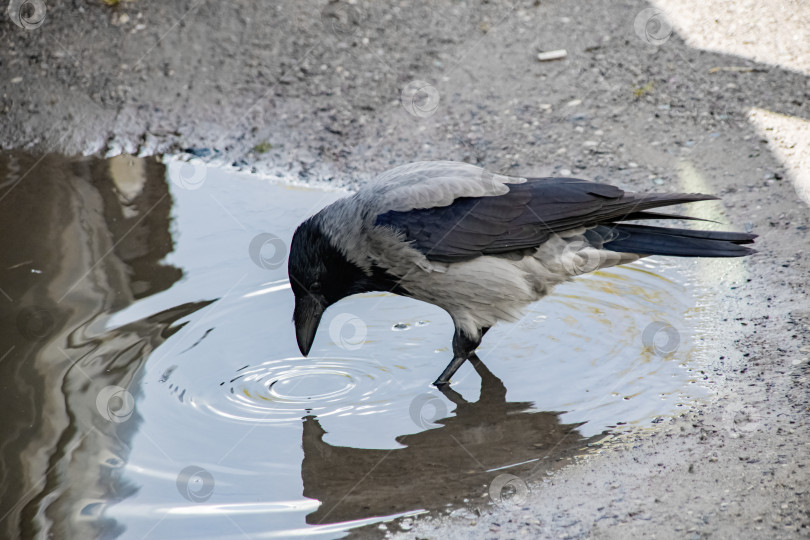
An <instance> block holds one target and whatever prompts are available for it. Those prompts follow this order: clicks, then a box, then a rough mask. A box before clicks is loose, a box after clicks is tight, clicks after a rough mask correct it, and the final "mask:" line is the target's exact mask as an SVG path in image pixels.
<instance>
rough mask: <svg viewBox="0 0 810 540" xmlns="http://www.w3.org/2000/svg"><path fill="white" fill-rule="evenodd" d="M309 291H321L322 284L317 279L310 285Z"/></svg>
mask: <svg viewBox="0 0 810 540" xmlns="http://www.w3.org/2000/svg"><path fill="white" fill-rule="evenodd" d="M309 292H311V293H319V292H321V284H320V283H318V282H317V281H316V282H315V283H313V284H312V285H310V286H309Z"/></svg>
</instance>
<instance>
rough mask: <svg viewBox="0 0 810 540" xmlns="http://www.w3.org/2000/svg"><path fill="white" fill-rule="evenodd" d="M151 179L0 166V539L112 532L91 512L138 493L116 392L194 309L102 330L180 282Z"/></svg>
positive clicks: (27, 159)
mask: <svg viewBox="0 0 810 540" xmlns="http://www.w3.org/2000/svg"><path fill="white" fill-rule="evenodd" d="M163 171H164V166H163V165H162V164H161V163H160V162H159V161H157V160H154V159H150V160H141V159H131V158H127V157H120V158H114V159H111V160H107V161H103V160H98V159H65V158H63V157H60V156H45V157H43V158H41V159H39V158H36V157H34V156H30V155H27V154H25V153H18V152H14V153H6V154H0V181H1V182H2V184H1V185H0V197H2V201H1V202H0V205H2V211H0V229H2V231H3V243H4V244H5V245H4V247H3V249H2V250H0V272H2V280H0V283H2V285H1V287H2V295H3V296H4V298H3V303H4V309H3V311H2V313H3V315H2V316H3V328H4V329H5V330H4V332H3V334H4V335H3V339H2V352H0V354H2V355H3V358H2V361H0V380H2V381H3V391H2V392H0V411H2V412H0V414H2V426H3V427H2V431H3V435H2V445H1V446H0V453H1V456H0V457H1V459H0V478H2V481H0V492H2V496H0V516H2V522H0V527H2V528H1V529H0V530H2V531H4V534H2V535H0V536H4V537H6V538H15V537H20V536H22V537H31V536H34V535H36V534H41V535H43V536H46V535H48V534H50V535H53V536H54V537H61V538H91V537H96V536H110V535H113V534H115V533H118V532H121V531H122V528H121V527H120V526H117V525H116V524H115V522H114V520H111V519H109V518H106V517H105V516H104V515H103V512H102V510H103V508H104V507H106V506H107V505H109V504H110V503H112V502H115V501H118V500H122V499H124V498H126V497H128V496H130V495H132V494H133V493H134V492H135V491H136V490H137V486H135V485H133V484H132V483H130V482H128V481H126V480H125V479H123V478H121V475H120V472H121V470H122V467H123V465H124V463H125V462H126V460H127V453H128V448H127V444H128V441H129V440H130V439H131V438H132V435H133V433H134V432H135V431H136V430H137V429H138V426H139V424H140V423H141V421H142V419H141V418H140V417H139V415H138V414H137V412H136V411H134V409H133V406H132V403H131V401H130V400H129V398H127V397H126V396H127V395H126V394H125V393H122V392H121V390H122V391H123V392H130V393H131V394H132V395H135V396H137V392H138V390H137V389H138V382H139V379H140V376H141V373H140V371H139V370H140V367H141V366H142V364H143V362H144V361H145V360H146V359H147V358H148V355H149V353H150V352H151V351H152V350H154V349H155V348H156V347H158V346H159V345H160V344H161V343H163V342H164V341H165V340H166V339H167V338H168V337H169V336H170V335H171V334H173V333H174V332H176V331H177V330H179V328H180V327H179V326H173V324H174V323H175V321H177V320H178V319H179V318H181V317H185V316H187V315H189V314H190V313H193V312H194V311H196V310H197V309H199V308H201V307H203V306H204V305H206V303H205V302H197V303H189V304H185V305H179V306H176V307H174V308H172V309H169V310H166V311H163V312H161V313H156V314H154V315H152V316H150V317H147V318H145V319H143V320H139V321H135V322H132V323H130V324H127V325H125V326H122V327H120V328H117V329H115V330H114V331H105V329H104V325H105V321H106V319H107V318H108V317H109V314H110V313H112V312H114V311H117V310H121V309H123V308H125V307H126V306H128V305H130V304H132V302H133V301H134V300H135V299H137V298H140V297H144V296H148V295H152V294H155V293H158V292H160V291H164V290H166V289H168V288H169V287H170V286H171V285H172V284H173V283H175V282H176V281H177V280H178V279H179V278H180V276H181V275H182V273H181V271H180V270H179V269H178V268H175V267H173V266H170V265H165V264H162V263H161V262H160V261H161V260H162V259H163V258H164V257H165V256H166V254H167V253H169V252H170V251H171V249H172V239H171V235H170V233H169V212H170V209H171V198H170V197H169V193H168V190H167V185H166V182H165V180H164V172H163ZM147 216H148V219H145V218H146V217H147ZM109 387H115V388H120V389H121V390H114V389H112V388H109ZM105 389H108V390H107V391H106V392H105ZM99 396H101V397H103V396H108V397H109V398H110V399H109V400H107V401H105V402H98V403H97V401H98V399H97V398H98V397H99ZM121 396H125V399H122V397H121ZM102 401H104V400H102ZM104 415H106V418H105V416H104ZM125 417H126V418H125ZM124 419H126V421H123V420H124Z"/></svg>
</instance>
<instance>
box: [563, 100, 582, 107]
mask: <svg viewBox="0 0 810 540" xmlns="http://www.w3.org/2000/svg"><path fill="white" fill-rule="evenodd" d="M581 104H582V100H581V99H572V100H571V101H569V102H568V103H566V104H565V105H566V107H576V106H577V105H581Z"/></svg>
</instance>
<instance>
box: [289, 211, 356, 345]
mask: <svg viewBox="0 0 810 540" xmlns="http://www.w3.org/2000/svg"><path fill="white" fill-rule="evenodd" d="M358 248H359V249H362V246H358ZM287 273H288V274H289V276H290V285H291V287H292V291H293V294H294V295H295V310H294V312H293V322H294V323H295V336H296V339H297V341H298V348H299V349H300V350H301V354H303V355H304V356H306V355H307V354H309V349H310V348H311V347H312V342H313V340H314V339H315V332H316V331H317V330H318V324H319V323H320V321H321V316H322V315H323V312H324V311H325V310H326V308H327V307H329V306H331V305H332V304H334V303H335V302H337V301H338V300H340V299H341V298H345V297H347V296H350V295H352V294H356V293H359V292H365V291H367V290H369V289H368V284H367V276H366V274H365V273H364V272H363V270H362V269H361V268H360V267H359V266H357V265H356V264H354V263H352V262H350V261H349V260H348V259H347V258H346V257H345V256H344V255H343V254H342V253H341V252H340V250H338V249H337V248H336V247H335V246H333V245H332V244H331V243H330V241H329V239H328V238H327V237H326V236H325V235H324V234H323V233H322V232H321V228H320V224H319V223H318V220H317V218H310V219H308V220H307V221H305V222H304V223H302V224H301V225H299V226H298V229H296V231H295V234H293V238H292V243H291V245H290V256H289V259H288V261H287Z"/></svg>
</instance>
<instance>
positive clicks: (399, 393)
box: [0, 153, 701, 538]
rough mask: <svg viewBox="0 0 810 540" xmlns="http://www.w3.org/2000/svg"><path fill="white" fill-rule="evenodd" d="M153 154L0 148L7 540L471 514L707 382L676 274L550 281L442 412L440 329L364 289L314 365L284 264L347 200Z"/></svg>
mask: <svg viewBox="0 0 810 540" xmlns="http://www.w3.org/2000/svg"><path fill="white" fill-rule="evenodd" d="M343 195H344V193H343V192H341V191H339V190H329V189H320V188H314V187H301V186H292V185H287V184H282V183H277V182H273V181H271V180H268V179H265V178H260V177H256V176H250V175H243V174H236V173H233V172H230V171H225V170H220V169H216V168H206V167H204V166H202V165H197V164H186V163H182V162H177V161H173V160H170V159H169V160H167V161H166V162H165V163H164V162H161V161H158V160H156V159H151V158H148V159H139V158H132V157H123V156H122V157H118V158H113V159H110V160H99V159H94V158H83V159H71V160H68V159H65V158H61V157H59V156H45V157H43V158H36V157H32V156H29V155H26V154H22V153H6V154H0V205H2V212H1V213H0V220H2V226H3V231H4V241H5V242H6V246H5V248H4V249H3V250H2V255H0V256H2V258H3V261H2V265H0V269H1V270H2V273H3V280H2V285H1V288H2V296H3V298H2V299H0V301H2V302H4V303H5V306H6V307H5V309H4V319H5V320H4V327H5V328H7V329H11V331H8V330H7V331H6V332H4V337H3V338H2V342H0V346H2V350H0V355H3V356H2V360H0V375H1V376H2V380H3V381H4V392H3V393H2V397H0V399H1V400H2V405H3V407H2V409H0V410H2V411H3V412H2V413H0V414H2V415H3V420H2V425H3V438H2V439H3V443H2V455H0V459H2V463H0V465H1V466H2V471H0V472H2V475H3V476H2V478H3V482H2V484H3V486H4V487H3V488H0V489H3V495H2V499H0V501H1V502H2V507H0V515H2V516H4V517H3V520H2V523H1V525H2V530H3V531H4V532H7V534H4V536H10V537H16V536H20V535H22V536H30V535H32V534H37V533H40V534H43V535H45V534H47V533H50V534H54V535H56V536H62V537H90V536H105V537H115V536H121V537H126V538H142V537H145V536H155V537H166V538H197V537H200V536H205V537H207V538H241V537H243V536H249V537H262V538H263V537H267V538H271V537H289V536H293V535H296V536H313V537H335V536H340V535H341V534H343V531H347V530H349V529H350V528H353V527H357V526H362V525H367V524H373V523H376V522H378V521H382V520H386V519H391V517H392V516H399V515H405V514H408V513H412V512H415V511H419V510H422V509H426V510H431V511H437V510H438V511H444V510H445V508H446V507H447V505H451V506H450V508H459V507H461V506H463V505H464V504H465V503H468V502H470V501H471V500H472V501H474V502H476V504H479V505H480V504H486V501H487V499H486V498H485V497H486V493H487V486H488V485H489V484H490V483H491V482H492V480H493V479H494V478H495V477H496V476H497V475H498V474H501V473H503V472H509V473H512V474H516V475H518V476H521V478H526V479H527V480H529V479H532V478H539V477H540V476H542V475H545V473H546V471H548V470H551V469H553V468H554V467H558V466H560V464H562V463H565V462H566V458H569V457H572V456H575V455H578V454H581V453H582V452H583V451H584V450H585V449H586V448H587V446H588V444H589V443H593V442H594V441H596V440H597V439H598V438H599V435H600V434H602V433H603V432H604V431H605V430H610V429H614V428H617V426H621V425H647V424H649V423H650V422H651V421H652V420H653V419H654V418H655V417H657V416H659V415H667V414H671V413H672V412H674V411H675V410H676V409H677V407H678V405H679V403H680V402H681V401H683V400H685V399H687V398H688V397H690V396H695V395H699V394H700V393H701V390H700V389H699V388H697V385H695V384H690V383H693V382H694V376H693V373H691V372H690V371H689V369H688V368H687V367H686V366H685V364H686V363H687V362H688V361H689V359H690V356H691V355H692V354H693V353H694V346H693V342H694V339H693V335H692V333H693V330H694V328H695V327H697V326H698V325H699V320H698V318H696V317H695V316H694V311H695V308H694V306H695V304H696V302H695V300H694V298H695V294H696V293H695V291H694V287H693V286H692V285H690V283H689V281H688V279H687V278H686V275H685V274H684V273H683V272H684V271H686V270H687V269H688V268H690V267H691V266H690V265H691V263H690V261H683V260H663V259H657V260H645V261H642V262H641V263H636V264H634V265H631V266H628V267H621V268H614V269H610V270H606V271H602V272H598V273H596V274H593V275H590V276H587V277H584V278H581V279H579V280H578V281H577V282H575V283H570V284H566V285H564V286H561V287H559V288H558V289H557V290H556V291H555V294H554V295H553V296H550V297H548V298H546V299H545V300H543V301H541V302H539V303H536V304H535V305H533V306H532V308H531V310H529V312H528V313H527V314H526V316H525V317H524V318H523V319H522V320H521V321H520V322H518V323H515V324H510V325H501V326H498V327H495V328H493V329H492V331H491V332H490V333H489V334H488V335H487V337H486V339H485V340H484V343H483V344H482V346H481V348H480V349H479V357H480V359H481V360H482V363H478V364H476V365H472V364H470V363H468V364H466V365H465V366H463V367H462V369H461V370H459V372H458V374H457V375H456V376H455V377H454V381H456V382H455V384H454V385H453V387H452V391H450V392H448V393H447V394H446V395H443V394H441V393H439V392H438V391H436V390H435V389H433V388H432V387H431V386H430V382H431V381H433V380H434V379H435V378H436V376H437V375H438V373H439V372H440V371H441V370H442V368H443V367H444V366H445V364H446V363H447V362H448V360H449V355H450V352H449V345H450V338H451V336H452V333H453V327H452V324H451V321H450V319H449V316H447V315H446V314H445V313H444V312H442V311H441V310H440V309H438V308H435V307H433V306H430V305H427V304H421V303H419V302H416V301H413V300H409V299H406V298H401V297H397V296H392V295H386V294H365V295H361V296H356V297H352V298H350V299H347V300H344V301H342V302H341V303H339V304H337V305H335V306H333V307H331V308H330V309H329V310H328V311H327V313H326V315H325V316H324V319H323V321H322V323H321V327H320V330H319V332H318V335H317V337H316V339H315V343H314V345H313V348H312V352H311V356H310V358H308V359H305V358H302V357H301V356H300V353H299V352H298V349H297V347H296V344H295V336H294V332H293V327H292V323H291V314H292V307H293V298H292V294H291V291H290V289H289V285H288V284H287V281H286V249H287V248H286V246H287V242H288V240H289V238H290V237H291V235H292V232H293V230H294V228H295V226H296V225H297V224H298V223H299V222H300V221H301V220H302V219H303V218H304V217H306V216H308V215H310V214H311V213H313V212H315V211H316V210H317V209H319V208H320V207H322V206H324V205H326V204H328V203H329V202H331V201H333V200H335V199H337V198H339V197H341V196H343Z"/></svg>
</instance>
